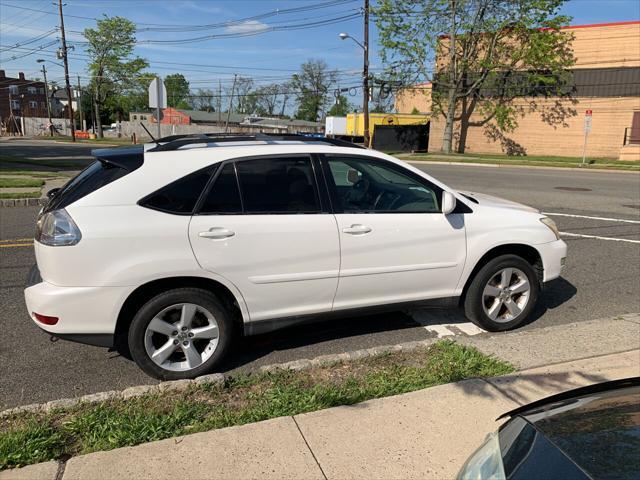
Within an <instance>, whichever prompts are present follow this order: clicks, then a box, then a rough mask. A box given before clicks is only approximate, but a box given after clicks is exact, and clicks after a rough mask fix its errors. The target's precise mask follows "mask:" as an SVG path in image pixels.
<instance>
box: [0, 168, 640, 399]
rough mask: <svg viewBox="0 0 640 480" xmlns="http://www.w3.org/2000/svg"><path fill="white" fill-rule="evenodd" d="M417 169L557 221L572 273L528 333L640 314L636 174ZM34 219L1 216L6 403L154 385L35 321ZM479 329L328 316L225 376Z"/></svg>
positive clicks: (421, 314)
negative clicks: (30, 297) (29, 284)
mask: <svg viewBox="0 0 640 480" xmlns="http://www.w3.org/2000/svg"><path fill="white" fill-rule="evenodd" d="M420 168H422V169H423V170H425V171H427V172H429V173H430V174H432V175H434V176H435V177H436V178H438V179H440V180H442V181H443V182H445V183H447V184H448V185H450V186H453V187H455V188H458V189H460V190H470V191H477V192H482V193H488V194H493V195H497V196H500V197H504V198H507V199H511V200H515V201H518V202H522V203H525V204H528V205H532V206H535V207H537V208H539V209H540V210H542V211H543V212H546V213H547V214H548V215H550V216H552V218H553V219H554V220H555V221H556V222H557V223H558V225H559V227H560V230H561V231H562V232H563V237H564V240H565V241H566V242H567V244H568V245H569V254H568V258H567V266H566V268H565V270H564V272H563V276H562V278H560V279H558V280H556V281H554V282H552V283H551V284H549V285H548V286H547V288H546V290H545V291H544V294H543V296H542V298H541V301H540V304H539V306H538V308H537V310H536V312H535V315H534V320H533V321H532V322H531V323H529V324H528V325H526V326H525V327H523V328H525V329H534V328H540V327H545V326H549V325H560V324H568V323H572V322H580V321H585V320H593V319H597V318H603V317H612V316H615V315H619V314H623V313H630V312H638V311H640V175H637V174H634V173H608V172H593V171H584V172H583V171H573V170H550V169H519V168H509V167H501V168H491V167H476V166H459V165H445V164H443V165H432V164H423V165H421V166H420ZM36 213H37V209H36V208H33V207H31V208H26V207H25V208H23V207H14V208H2V209H0V227H1V231H0V271H1V273H0V279H1V280H0V281H1V284H0V286H1V289H0V298H1V301H2V306H3V308H2V311H1V312H0V324H1V326H2V330H3V333H4V334H3V335H2V336H0V365H1V369H2V375H1V376H0V407H5V406H14V405H19V404H27V403H33V402H40V401H46V400H51V399H56V398H61V397H69V396H76V395H81V394H85V393H92V392H96V391H104V390H112V389H118V388H125V387H127V386H132V385H137V384H141V383H145V384H146V383H152V382H153V380H152V379H150V378H148V377H146V376H145V375H144V374H143V373H142V372H141V371H140V370H139V369H138V368H137V367H136V366H135V364H133V362H131V361H130V360H128V359H126V358H123V357H121V356H120V355H119V354H118V353H117V352H108V351H107V350H105V349H101V348H97V347H90V346H85V345H79V344H73V343H69V342H63V341H59V342H51V341H50V340H49V338H48V337H47V336H46V335H45V334H43V333H42V332H40V331H39V330H38V328H37V327H36V326H35V325H34V324H33V322H32V321H31V320H30V319H29V316H28V315H27V312H26V309H25V306H24V301H23V296H22V290H23V287H24V281H25V277H26V275H27V272H28V270H29V268H30V267H31V265H33V263H34V262H35V258H34V254H33V249H32V248H31V246H30V244H31V240H30V237H31V238H32V234H33V227H34V220H35V216H36ZM87 315H91V312H87ZM482 334H485V333H483V332H482V331H481V330H480V329H478V328H477V327H475V326H474V325H472V324H470V323H468V322H467V321H466V320H465V319H464V318H463V317H462V316H461V315H460V313H459V312H457V311H454V310H421V311H413V312H397V313H391V314H383V315H375V316H368V317H360V318H351V319H347V320H332V321H329V322H324V323H318V324H316V325H314V326H313V328H309V327H305V328H293V329H288V330H282V331H279V332H274V333H271V334H267V335H261V336H257V337H253V338H249V339H246V340H243V341H242V342H240V344H239V345H238V347H237V348H238V351H237V352H236V353H235V354H234V355H232V356H231V359H230V361H229V363H227V364H226V365H225V369H226V370H233V369H251V368H256V367H257V366H260V365H264V364H270V363H276V362H284V361H289V360H294V359H297V358H312V357H315V356H317V355H322V354H328V353H339V352H343V351H349V350H355V349H360V348H368V347H372V346H377V345H388V344H395V343H398V342H406V341H411V340H420V339H424V338H427V337H433V336H438V337H452V338H454V337H455V336H458V335H482ZM485 335H486V334H485Z"/></svg>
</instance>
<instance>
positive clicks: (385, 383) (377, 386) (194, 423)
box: [0, 341, 514, 470]
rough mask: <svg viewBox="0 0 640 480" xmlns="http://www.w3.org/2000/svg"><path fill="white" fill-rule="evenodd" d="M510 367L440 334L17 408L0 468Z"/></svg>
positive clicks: (0, 452)
mask: <svg viewBox="0 0 640 480" xmlns="http://www.w3.org/2000/svg"><path fill="white" fill-rule="evenodd" d="M513 370H514V368H513V366H511V365H510V364H509V363H506V362H504V361H502V360H498V359H496V358H493V357H489V356H487V355H484V354H482V353H480V352H479V351H478V350H476V349H475V348H472V347H466V346H462V345H458V344H456V343H454V342H451V341H440V342H437V343H435V344H433V345H431V346H430V347H425V348H421V349H418V350H414V351H412V352H395V353H389V354H386V355H383V356H379V357H374V358H366V359H363V360H359V361H354V362H349V363H343V364H337V365H333V366H330V367H329V366H328V367H316V368H313V369H311V370H306V371H278V372H275V373H255V374H239V375H237V376H235V377H231V378H229V379H227V381H226V383H225V385H223V386H219V385H213V384H208V385H207V384H205V385H192V386H191V387H189V389H188V390H187V391H182V392H171V391H165V392H156V393H154V394H149V395H146V396H143V397H139V398H133V399H129V400H122V399H119V400H112V401H107V402H103V403H100V404H82V405H78V406H76V407H73V408H71V409H61V410H54V411H52V412H49V413H31V414H25V413H21V414H16V415H14V416H11V417H7V418H4V419H2V420H1V423H0V470H2V469H7V468H14V467H20V466H24V465H28V464H32V463H37V462H42V461H46V460H53V459H58V458H60V457H62V456H67V455H72V456H73V455H81V454H85V453H90V452H95V451H99V450H111V449H114V448H119V447H125V446H130V445H137V444H140V443H144V442H150V441H154V440H161V439H164V438H168V437H174V436H180V435H186V434H190V433H195V432H200V431H205V430H211V429H215V428H223V427H229V426H233V425H243V424H247V423H251V422H258V421H261V420H267V419H270V418H274V417H280V416H285V415H296V414H300V413H305V412H311V411H314V410H320V409H324V408H329V407H335V406H339V405H352V404H354V403H358V402H362V401H364V400H369V399H373V398H380V397H386V396H390V395H397V394H401V393H406V392H411V391H414V390H419V389H422V388H426V387H430V386H434V385H439V384H443V383H450V382H456V381H459V380H464V379H467V378H473V377H489V376H495V375H504V374H507V373H510V372H512V371H513Z"/></svg>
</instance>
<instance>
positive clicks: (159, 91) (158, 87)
mask: <svg viewBox="0 0 640 480" xmlns="http://www.w3.org/2000/svg"><path fill="white" fill-rule="evenodd" d="M157 80H158V81H157V82H156V95H157V96H158V102H157V106H156V122H157V123H158V139H160V138H162V129H161V127H160V103H161V102H160V99H161V98H162V80H160V78H158V79H157Z"/></svg>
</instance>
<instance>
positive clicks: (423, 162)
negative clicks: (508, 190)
mask: <svg viewBox="0 0 640 480" xmlns="http://www.w3.org/2000/svg"><path fill="white" fill-rule="evenodd" d="M396 158H398V159H399V160H402V161H403V162H407V163H410V164H411V165H459V166H463V167H487V168H523V169H534V170H536V169H537V170H564V171H570V172H571V171H574V172H592V173H593V172H595V173H632V174H636V175H638V174H640V171H636V170H615V169H610V168H576V167H545V166H543V165H510V164H506V163H473V162H450V161H446V160H443V161H441V162H440V161H435V160H411V159H409V158H400V157H396Z"/></svg>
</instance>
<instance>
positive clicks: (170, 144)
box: [148, 133, 364, 152]
mask: <svg viewBox="0 0 640 480" xmlns="http://www.w3.org/2000/svg"><path fill="white" fill-rule="evenodd" d="M279 141H280V142H282V141H299V142H309V143H325V144H329V145H335V146H337V147H351V148H364V147H362V146H360V145H356V144H355V143H351V142H347V141H346V140H339V139H337V138H327V137H310V136H306V135H299V134H294V133H285V134H279V133H256V134H251V135H245V134H237V133H233V134H224V133H197V134H188V135H171V136H169V137H164V138H161V139H159V140H156V142H158V143H159V144H160V145H158V146H157V147H154V148H151V149H149V150H148V151H149V152H168V151H172V150H178V149H179V148H181V147H184V146H186V145H193V144H198V143H224V142H279Z"/></svg>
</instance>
